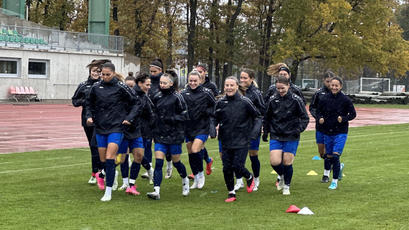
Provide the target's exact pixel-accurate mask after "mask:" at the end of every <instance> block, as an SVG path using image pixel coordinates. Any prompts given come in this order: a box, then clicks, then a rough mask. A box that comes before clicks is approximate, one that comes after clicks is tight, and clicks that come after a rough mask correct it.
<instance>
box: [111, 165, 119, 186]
mask: <svg viewBox="0 0 409 230" xmlns="http://www.w3.org/2000/svg"><path fill="white" fill-rule="evenodd" d="M118 174H119V173H118V171H116V170H115V179H114V184H113V185H112V190H113V191H115V190H117V189H118Z"/></svg>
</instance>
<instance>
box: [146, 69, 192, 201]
mask: <svg viewBox="0 0 409 230" xmlns="http://www.w3.org/2000/svg"><path fill="white" fill-rule="evenodd" d="M175 86H177V78H175V77H173V76H172V75H171V74H168V73H165V74H163V75H162V76H161V78H160V92H159V93H157V94H156V95H155V96H154V97H153V100H152V102H153V104H154V111H155V115H156V119H155V127H154V129H153V137H154V140H155V158H156V163H155V171H154V176H153V183H154V191H153V192H149V193H147V196H148V197H149V198H151V199H155V200H159V199H160V185H161V182H162V167H163V159H164V158H165V155H166V154H167V153H169V154H171V156H172V161H173V165H174V166H175V168H176V169H177V170H178V172H179V175H180V177H182V195H184V196H187V195H189V179H188V178H187V175H186V168H185V166H184V165H183V163H182V162H181V160H180V155H181V154H182V143H183V140H184V136H185V132H184V129H185V125H184V123H185V121H186V120H187V117H188V112H187V106H186V102H185V100H184V99H183V97H182V96H181V95H180V94H179V93H178V92H176V91H175Z"/></svg>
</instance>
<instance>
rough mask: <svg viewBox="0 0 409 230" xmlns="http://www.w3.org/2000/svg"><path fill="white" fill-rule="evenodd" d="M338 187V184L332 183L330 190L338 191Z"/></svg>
mask: <svg viewBox="0 0 409 230" xmlns="http://www.w3.org/2000/svg"><path fill="white" fill-rule="evenodd" d="M337 187H338V185H337V183H335V182H331V184H330V186H329V187H328V189H330V190H335V189H337Z"/></svg>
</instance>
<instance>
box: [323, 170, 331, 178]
mask: <svg viewBox="0 0 409 230" xmlns="http://www.w3.org/2000/svg"><path fill="white" fill-rule="evenodd" d="M330 173H331V170H326V169H324V176H327V177H329V174H330Z"/></svg>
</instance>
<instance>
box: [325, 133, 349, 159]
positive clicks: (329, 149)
mask: <svg viewBox="0 0 409 230" xmlns="http://www.w3.org/2000/svg"><path fill="white" fill-rule="evenodd" d="M345 142H347V134H338V135H333V136H328V135H324V143H325V152H326V153H327V154H330V155H332V154H333V153H339V155H341V154H342V151H343V150H344V147H345Z"/></svg>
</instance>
